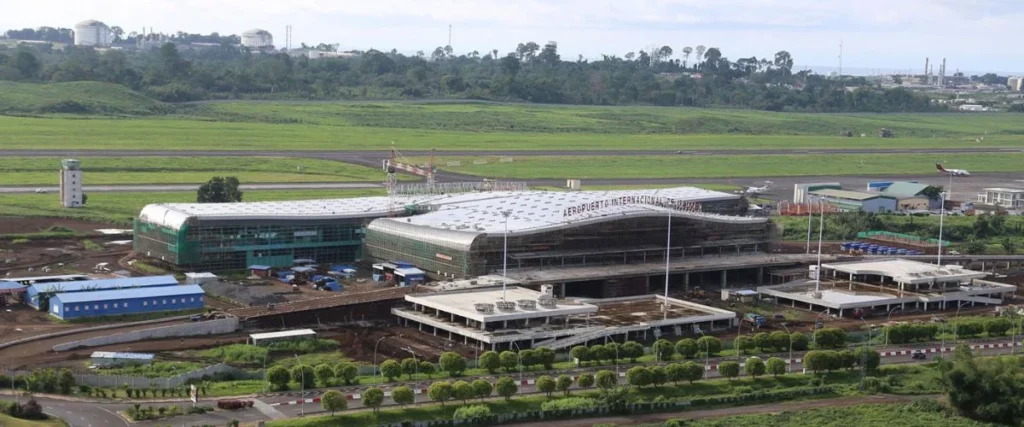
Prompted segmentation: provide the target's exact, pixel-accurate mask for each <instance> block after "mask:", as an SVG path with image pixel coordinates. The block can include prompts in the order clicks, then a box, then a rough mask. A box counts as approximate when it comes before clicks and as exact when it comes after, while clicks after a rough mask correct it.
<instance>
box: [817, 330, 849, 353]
mask: <svg viewBox="0 0 1024 427" xmlns="http://www.w3.org/2000/svg"><path fill="white" fill-rule="evenodd" d="M814 341H815V344H816V345H817V346H818V348H836V347H842V346H843V345H845V344H846V331H844V330H842V329H839V328H822V329H818V330H817V331H814Z"/></svg>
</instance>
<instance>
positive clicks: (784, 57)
mask: <svg viewBox="0 0 1024 427" xmlns="http://www.w3.org/2000/svg"><path fill="white" fill-rule="evenodd" d="M775 67H776V68H779V69H781V70H782V71H783V72H784V73H786V74H789V73H790V72H792V70H793V56H792V55H790V54H789V52H786V51H784V50H780V51H778V52H776V53H775Z"/></svg>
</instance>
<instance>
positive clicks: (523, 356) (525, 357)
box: [519, 349, 537, 369]
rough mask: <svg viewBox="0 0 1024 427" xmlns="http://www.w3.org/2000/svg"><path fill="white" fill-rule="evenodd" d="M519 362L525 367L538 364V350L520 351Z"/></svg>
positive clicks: (528, 367)
mask: <svg viewBox="0 0 1024 427" xmlns="http://www.w3.org/2000/svg"><path fill="white" fill-rule="evenodd" d="M519 364H520V365H523V368H524V369H530V368H531V367H532V366H533V365H536V364H537V352H536V351H533V350H531V349H526V350H523V351H520V352H519Z"/></svg>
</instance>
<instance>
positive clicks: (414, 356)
mask: <svg viewBox="0 0 1024 427" xmlns="http://www.w3.org/2000/svg"><path fill="white" fill-rule="evenodd" d="M402 350H405V351H408V352H409V354H411V355H412V360H413V361H414V362H416V372H415V374H414V375H415V376H417V377H418V376H419V375H420V363H419V361H418V360H416V352H415V351H412V348H411V347H403V348H402ZM412 403H416V391H415V390H413V393H412Z"/></svg>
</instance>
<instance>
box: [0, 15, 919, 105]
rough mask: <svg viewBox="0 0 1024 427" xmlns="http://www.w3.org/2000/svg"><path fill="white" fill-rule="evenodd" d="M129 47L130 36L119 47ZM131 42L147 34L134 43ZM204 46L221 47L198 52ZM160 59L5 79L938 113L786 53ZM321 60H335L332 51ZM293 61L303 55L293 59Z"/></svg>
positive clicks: (164, 89)
mask: <svg viewBox="0 0 1024 427" xmlns="http://www.w3.org/2000/svg"><path fill="white" fill-rule="evenodd" d="M116 37H120V36H116ZM127 37H128V38H129V39H131V38H132V37H136V38H138V37H141V36H139V35H137V34H136V35H132V34H129V35H128V36H127ZM192 40H203V41H209V42H212V43H220V45H218V46H209V47H203V48H196V47H194V46H189V45H188V44H187V42H189V41H192ZM172 41H173V42H172V43H166V44H163V45H161V46H160V47H158V48H156V47H154V48H151V49H139V50H134V49H131V50H129V49H125V50H118V49H111V50H106V51H103V52H99V51H96V50H94V49H93V48H91V47H81V46H74V45H68V46H65V47H63V48H61V49H57V48H54V47H53V46H52V45H44V46H21V47H18V48H17V49H13V51H12V50H11V49H8V51H7V52H5V51H3V50H0V80H20V81H35V82H66V81H103V82H110V83H116V84H121V85H124V86H126V87H128V88H131V89H133V90H137V91H141V92H144V93H146V94H148V95H150V96H152V97H154V98H157V99H160V100H162V101H167V102H182V101H195V100H203V99H237V98H275V99H309V100H329V99H420V98H453V99H483V100H500V101H527V102H540V103H552V104H586V105H633V104H648V105H660V106H692V107H708V106H729V107H738V108H752V109H761V110H773V111H781V110H791V111H822V112H840V111H862V112H892V111H928V110H932V109H936V108H939V107H935V106H933V105H932V104H931V103H930V101H929V100H928V99H927V98H926V97H924V96H922V95H919V94H915V93H912V92H910V91H907V90H904V89H900V88H896V89H884V88H881V87H880V86H878V85H876V84H873V83H869V82H868V81H867V80H865V79H863V78H860V77H844V78H842V79H830V78H827V77H825V76H821V75H817V74H813V73H811V72H810V71H808V70H803V71H795V70H794V69H793V64H794V59H793V57H792V55H790V54H789V53H788V52H787V51H785V50H782V51H779V52H777V53H775V54H774V55H771V56H769V57H762V58H758V57H755V56H751V57H745V58H738V59H729V58H728V57H726V56H725V54H724V52H722V50H721V49H719V48H716V47H709V48H705V47H704V46H697V47H696V48H691V47H683V48H681V49H679V50H678V51H676V50H675V49H673V48H672V47H669V46H661V47H656V46H650V47H647V48H645V49H641V50H639V51H637V52H628V53H626V54H624V55H622V56H621V57H620V56H618V55H603V56H602V57H601V58H600V59H597V60H587V59H584V58H582V56H581V57H578V58H577V59H575V60H565V59H563V58H562V56H561V54H560V53H559V51H558V43H557V42H554V41H551V42H548V43H546V44H544V45H543V46H541V45H539V44H537V43H534V42H526V43H519V44H518V46H516V47H515V48H514V49H513V50H512V51H509V52H504V53H502V52H500V51H499V50H498V49H493V50H491V51H489V52H482V53H481V52H478V51H473V52H469V53H466V54H460V55H456V54H455V53H454V52H453V50H452V48H451V47H450V46H443V47H437V48H436V49H434V50H433V51H432V52H430V54H429V55H428V54H427V53H425V52H423V51H420V52H417V53H416V54H414V55H404V54H401V53H398V52H397V51H396V50H394V49H392V50H391V51H390V52H384V51H378V50H373V49H371V50H368V51H365V52H363V51H353V52H350V54H351V55H350V56H347V57H328V58H317V59H311V58H309V56H308V55H289V54H287V53H274V52H259V51H250V50H248V49H245V48H240V47H238V46H236V45H234V44H233V43H232V42H234V41H235V36H220V35H218V34H212V35H208V36H204V35H199V34H186V33H180V34H175V35H173V40H172ZM318 48H320V50H335V48H334V46H333V45H325V44H321V45H320V46H318ZM293 53H294V52H293Z"/></svg>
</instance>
